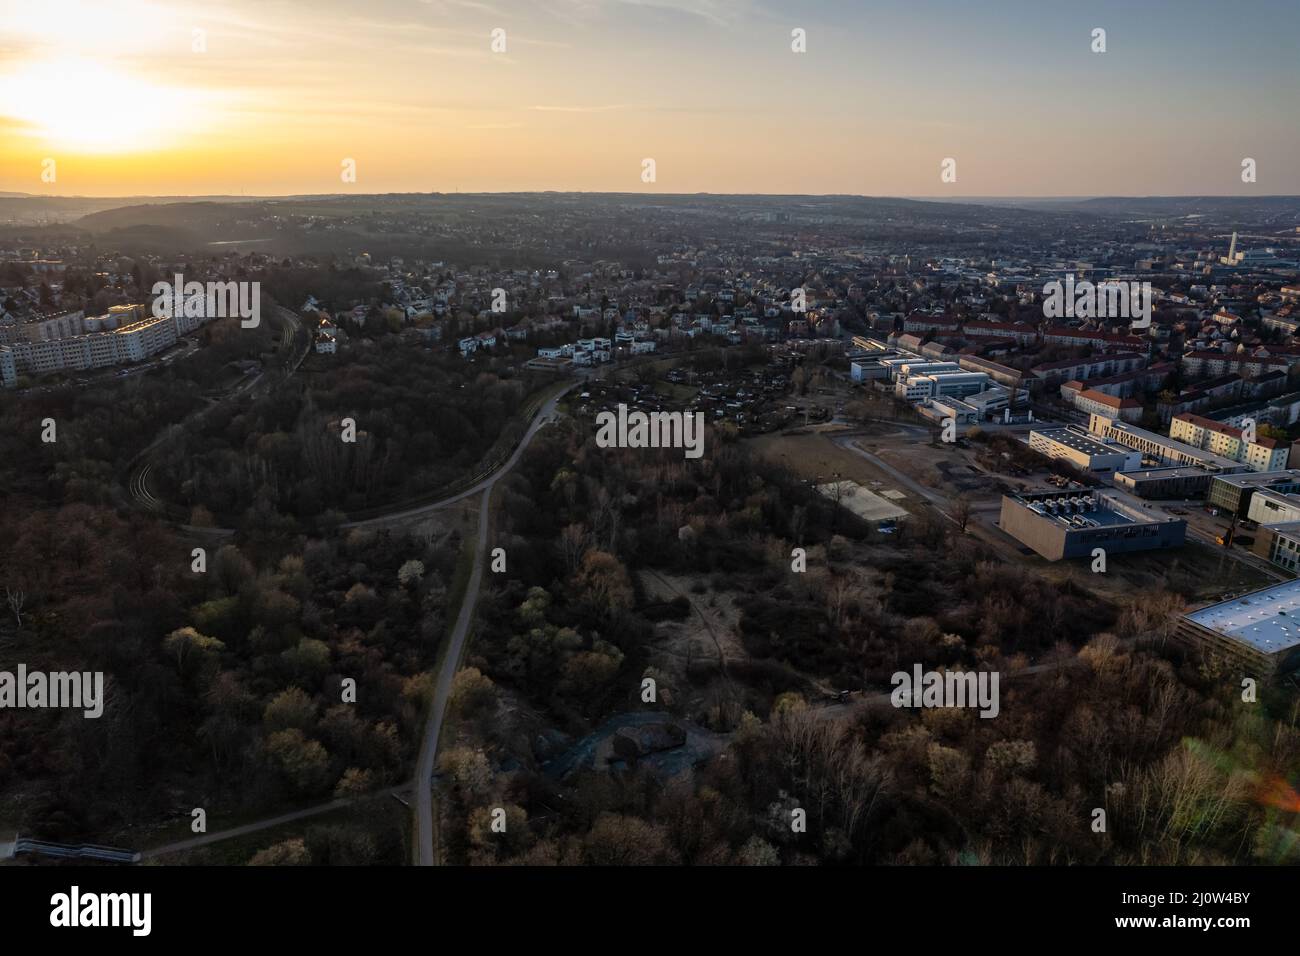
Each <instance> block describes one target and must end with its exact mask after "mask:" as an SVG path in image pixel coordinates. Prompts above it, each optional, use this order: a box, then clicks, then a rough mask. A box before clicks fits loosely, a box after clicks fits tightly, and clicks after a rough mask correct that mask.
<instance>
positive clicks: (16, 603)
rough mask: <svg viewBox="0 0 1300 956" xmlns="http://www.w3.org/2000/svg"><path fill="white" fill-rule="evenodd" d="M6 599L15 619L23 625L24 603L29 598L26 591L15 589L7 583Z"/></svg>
mask: <svg viewBox="0 0 1300 956" xmlns="http://www.w3.org/2000/svg"><path fill="white" fill-rule="evenodd" d="M5 600H6V601H7V602H8V603H9V610H10V611H12V612H13V615H14V620H15V621H17V622H18V626H19V627H22V626H23V603H24V602H25V601H26V600H27V592H26V591H15V590H14V589H13V588H11V587H9V585H7V584H6V585H5Z"/></svg>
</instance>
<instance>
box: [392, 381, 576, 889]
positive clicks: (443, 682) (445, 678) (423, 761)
mask: <svg viewBox="0 0 1300 956" xmlns="http://www.w3.org/2000/svg"><path fill="white" fill-rule="evenodd" d="M577 384H578V383H577V382H575V383H573V384H572V385H570V386H569V388H566V389H565V390H564V391H562V392H560V393H558V394H557V395H555V396H553V397H552V398H551V399H550V400H549V401H547V402H546V404H544V405H543V406H542V407H541V408H540V409H539V410H538V412H537V415H536V417H534V419H533V423H532V425H531V426H530V427H529V429H528V431H527V433H526V434H525V435H524V437H523V439H522V440H521V441H520V442H519V445H518V447H517V448H515V452H514V454H513V455H511V456H510V458H509V460H508V461H506V463H505V464H504V465H503V466H502V467H501V468H499V469H497V470H496V471H495V472H493V473H492V474H491V475H489V476H488V477H487V478H484V479H483V480H482V481H480V482H479V483H478V484H476V485H474V486H473V487H472V488H469V489H467V490H466V491H463V492H461V493H460V494H458V495H455V496H453V497H451V498H448V499H446V500H444V501H442V502H440V503H439V504H438V505H437V507H442V505H446V504H450V503H452V502H453V501H459V500H461V499H462V498H465V497H468V496H469V495H472V494H475V493H480V494H481V495H482V497H481V499H480V501H479V509H478V542H477V544H476V546H475V551H474V569H473V570H472V571H471V572H470V578H469V585H468V586H467V587H466V588H465V597H464V598H463V599H462V600H461V604H460V613H459V614H458V615H457V617H456V626H455V628H454V629H453V630H452V632H451V639H450V641H448V644H447V649H446V653H445V654H444V655H443V658H442V669H441V670H440V671H439V672H438V680H437V683H436V684H435V686H434V694H433V703H432V704H431V705H430V706H429V717H428V721H427V723H426V724H425V728H424V739H423V740H422V741H421V742H420V756H419V759H418V760H417V761H416V765H415V846H416V854H415V857H416V863H417V864H418V865H419V866H433V863H434V860H433V832H434V831H433V794H432V790H433V770H434V767H435V766H436V765H437V759H438V737H439V736H440V735H441V734H442V722H443V718H444V717H445V716H446V714H447V702H448V700H449V699H450V697H451V684H452V681H453V680H454V679H455V677H456V671H458V670H459V669H460V659H461V655H462V654H463V653H464V651H465V643H466V641H467V640H468V638H469V632H470V626H471V625H472V624H473V621H474V608H475V606H476V605H477V604H478V592H479V589H480V587H482V584H483V565H484V564H485V563H486V560H487V554H488V526H489V525H490V524H491V514H490V504H491V498H492V488H493V486H495V485H496V483H497V482H498V481H500V480H501V478H502V477H503V476H505V475H507V474H509V472H510V469H512V468H514V466H515V464H516V463H517V462H518V461H519V458H520V456H521V455H523V453H524V450H525V449H527V447H528V444H529V442H531V441H532V440H533V436H534V435H536V434H537V432H538V431H540V430H541V428H542V427H543V426H545V425H546V424H547V423H548V422H550V421H551V420H552V419H553V418H554V416H555V406H556V404H557V403H558V402H559V400H560V398H561V397H562V396H563V395H564V394H565V393H566V392H568V391H569V389H571V388H573V387H574V386H576V385H577ZM428 510H430V507H429V506H425V507H423V508H418V509H413V511H412V512H411V516H414V515H416V514H418V513H423V512H425V511H428ZM395 517H403V516H400V515H399V516H393V515H390V516H389V518H388V519H385V520H392V519H393V518H395Z"/></svg>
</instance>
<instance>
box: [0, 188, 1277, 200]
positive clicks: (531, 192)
mask: <svg viewBox="0 0 1300 956" xmlns="http://www.w3.org/2000/svg"><path fill="white" fill-rule="evenodd" d="M550 195H556V196H637V197H640V198H644V199H655V198H661V199H663V198H681V197H687V198H692V197H715V198H743V197H750V196H752V197H757V198H798V199H896V200H897V199H901V200H906V201H910V202H952V201H973V200H989V199H1001V200H1019V201H1026V200H1030V201H1057V202H1080V201H1090V200H1095V199H1243V200H1259V199H1300V193H1266V194H1262V195H1258V196H1243V195H1234V194H1229V193H1096V194H1083V195H1057V194H1051V195H1008V194H992V193H990V194H962V195H959V196H948V197H944V196H936V195H901V194H900V195H892V194H867V193H785V192H771V193H767V192H735V193H730V192H710V191H695V192H680V193H668V192H662V193H658V192H656V193H642V192H629V191H616V190H586V189H501V190H467V191H464V192H462V191H460V190H453V191H451V192H448V191H445V190H389V191H385V192H319V193H256V194H252V195H243V194H236V193H212V192H208V193H113V194H109V193H70V194H66V195H45V194H42V193H25V192H0V199H67V200H71V199H239V200H250V201H257V200H267V199H358V198H363V197H367V196H550Z"/></svg>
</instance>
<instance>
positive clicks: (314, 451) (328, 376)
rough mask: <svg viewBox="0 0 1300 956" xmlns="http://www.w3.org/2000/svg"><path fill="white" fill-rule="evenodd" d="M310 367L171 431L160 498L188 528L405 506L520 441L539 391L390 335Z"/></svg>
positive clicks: (526, 382) (303, 518)
mask: <svg viewBox="0 0 1300 956" xmlns="http://www.w3.org/2000/svg"><path fill="white" fill-rule="evenodd" d="M312 369H313V370H308V371H307V373H306V379H307V382H306V383H305V384H303V385H301V386H290V387H285V388H282V389H279V390H277V391H276V392H275V393H274V394H272V395H268V396H267V397H264V398H260V399H258V400H255V401H254V402H253V403H252V404H251V405H247V404H229V405H223V406H222V407H220V408H215V409H213V410H212V411H211V412H210V413H209V414H207V415H205V416H204V417H203V418H202V419H201V421H199V422H198V423H197V425H196V427H194V428H192V429H187V430H186V431H185V432H184V433H183V434H181V435H179V436H177V439H176V441H175V442H173V443H172V444H171V445H170V446H169V447H168V449H167V455H166V459H165V461H164V463H163V464H162V466H161V468H160V470H159V475H158V480H159V483H160V488H161V489H162V491H163V497H165V498H166V499H167V500H168V501H174V502H178V503H182V504H184V505H185V506H186V507H187V508H189V509H191V510H192V512H193V513H194V515H193V517H194V520H193V521H192V523H194V524H208V523H212V522H213V521H214V520H215V521H216V522H218V523H223V524H225V525H227V526H230V525H235V524H238V523H239V522H240V521H241V520H242V519H243V518H244V515H245V513H246V512H252V513H258V512H264V511H266V510H267V509H270V510H273V511H276V512H279V513H282V514H286V515H291V516H293V517H295V518H297V519H300V520H301V521H303V522H308V523H310V522H311V521H312V520H313V519H316V518H318V517H319V516H321V515H322V514H324V513H325V512H330V511H334V512H343V513H352V512H357V511H361V510H363V509H366V508H373V507H375V506H377V505H383V504H391V503H394V502H402V501H406V500H409V499H411V498H413V497H415V496H417V495H421V494H427V493H429V492H431V491H434V490H436V489H439V488H442V487H445V486H447V485H449V484H450V483H452V482H453V481H455V480H456V479H459V478H462V477H464V476H466V475H468V474H471V473H473V469H474V467H475V465H477V464H478V463H479V462H480V460H481V459H483V458H484V456H486V455H487V454H488V453H489V451H491V450H492V449H493V448H494V446H496V447H498V448H508V447H509V446H510V445H511V444H512V443H513V442H514V441H517V439H518V437H519V435H520V434H521V433H522V431H523V429H524V427H525V425H526V422H524V421H522V419H521V417H520V416H519V412H520V411H521V409H522V407H523V405H524V402H525V400H526V399H527V397H528V395H529V393H530V391H531V390H532V389H533V388H534V387H536V384H537V383H534V382H531V381H529V380H526V379H524V378H512V379H505V378H502V377H499V376H498V375H495V374H492V373H489V372H482V373H480V372H478V371H476V370H475V368H474V367H473V366H470V365H468V364H467V363H466V362H465V361H464V360H463V359H461V358H460V356H459V355H455V354H447V353H433V352H427V351H424V350H422V349H420V348H416V347H412V346H411V345H410V344H409V343H405V342H402V341H399V340H397V339H396V338H395V337H388V338H385V339H381V340H379V341H378V342H376V343H374V344H370V345H368V347H366V348H358V349H355V350H349V351H347V352H345V353H341V354H339V355H337V356H315V357H314V358H313V366H312ZM345 419H351V420H352V422H353V423H354V425H355V428H354V437H355V440H354V441H348V440H345V429H346V423H345Z"/></svg>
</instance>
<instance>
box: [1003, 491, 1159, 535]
mask: <svg viewBox="0 0 1300 956" xmlns="http://www.w3.org/2000/svg"><path fill="white" fill-rule="evenodd" d="M1007 497H1009V498H1011V499H1012V500H1013V501H1015V502H1016V503H1017V504H1019V505H1020V506H1021V507H1024V508H1028V509H1029V510H1030V511H1033V512H1034V513H1035V514H1037V515H1038V516H1039V517H1040V518H1042V519H1043V520H1044V521H1051V522H1053V523H1054V524H1059V525H1062V526H1064V527H1067V528H1072V529H1076V530H1083V529H1084V528H1117V527H1124V526H1132V527H1137V526H1146V525H1153V524H1162V523H1165V522H1170V521H1177V520H1179V519H1177V518H1172V517H1170V516H1169V515H1167V514H1165V513H1164V512H1163V511H1156V510H1154V509H1149V508H1147V507H1145V506H1144V505H1143V504H1141V503H1140V502H1134V501H1133V500H1132V499H1131V496H1129V495H1125V494H1123V493H1122V492H1117V491H1111V490H1107V491H1104V492H1103V491H1098V490H1096V489H1092V490H1089V491H1087V492H1084V491H1040V492H1029V493H1026V494H1019V495H1008V496H1007ZM1048 502H1055V503H1056V505H1057V508H1058V511H1057V513H1056V514H1053V513H1052V511H1051V508H1050V507H1048ZM1067 503H1068V504H1067ZM1063 505H1066V507H1062V506H1063ZM1076 515H1081V516H1082V517H1083V518H1084V519H1085V521H1084V524H1083V527H1082V528H1081V527H1080V525H1078V524H1076V523H1075V522H1074V520H1073V519H1074V517H1075V516H1076Z"/></svg>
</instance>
